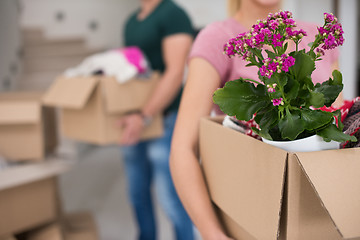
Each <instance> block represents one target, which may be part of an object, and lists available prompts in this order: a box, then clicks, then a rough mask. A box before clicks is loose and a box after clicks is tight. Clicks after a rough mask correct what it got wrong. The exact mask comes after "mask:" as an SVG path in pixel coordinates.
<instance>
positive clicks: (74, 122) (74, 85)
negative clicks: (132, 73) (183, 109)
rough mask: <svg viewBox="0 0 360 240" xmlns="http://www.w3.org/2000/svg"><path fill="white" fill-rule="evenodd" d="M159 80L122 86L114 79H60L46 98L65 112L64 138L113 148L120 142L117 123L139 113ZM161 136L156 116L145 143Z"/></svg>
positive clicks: (158, 120)
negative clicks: (125, 115) (129, 113)
mask: <svg viewBox="0 0 360 240" xmlns="http://www.w3.org/2000/svg"><path fill="white" fill-rule="evenodd" d="M158 80H159V74H157V73H155V74H153V75H152V76H151V78H150V79H147V80H143V79H132V80H130V81H128V82H126V83H124V84H119V83H117V82H116V80H115V79H114V78H113V77H104V76H93V77H78V78H66V77H59V78H58V79H57V80H56V81H55V83H54V84H53V85H52V86H51V87H50V89H49V90H48V91H47V93H46V94H45V96H44V98H43V102H44V104H45V105H48V106H55V107H59V108H61V109H62V114H61V115H62V116H61V129H62V133H63V135H64V136H66V137H68V138H71V139H75V140H79V141H85V142H90V143H96V144H110V143H117V142H118V141H119V139H120V135H121V129H120V127H119V126H118V125H117V121H118V119H119V118H120V117H121V116H122V115H124V114H126V113H128V112H131V111H136V110H140V109H141V107H142V106H143V105H144V104H145V103H146V101H147V99H148V97H149V96H150V94H151V92H152V90H153V89H154V87H155V86H156V84H157V82H158ZM161 135H162V118H161V116H160V115H158V116H156V117H155V118H154V119H153V121H152V123H151V124H150V125H149V126H148V127H147V128H146V129H145V130H144V133H143V135H142V139H149V138H154V137H159V136H161Z"/></svg>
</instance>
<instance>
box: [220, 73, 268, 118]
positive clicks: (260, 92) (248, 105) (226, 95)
mask: <svg viewBox="0 0 360 240" xmlns="http://www.w3.org/2000/svg"><path fill="white" fill-rule="evenodd" d="M213 101H214V103H215V104H217V105H219V107H220V109H221V111H223V112H224V113H225V114H227V115H229V116H236V118H238V119H240V120H245V121H248V120H250V119H251V118H252V117H253V115H254V114H255V113H256V112H257V111H259V110H260V109H262V108H264V107H266V106H267V105H268V103H269V102H270V99H269V97H268V96H267V94H266V87H265V86H264V85H260V84H258V85H257V86H256V87H255V85H254V84H253V83H250V82H246V81H244V80H243V79H238V80H234V81H230V82H227V83H226V84H225V86H224V87H223V88H221V89H218V90H216V91H215V93H214V95H213Z"/></svg>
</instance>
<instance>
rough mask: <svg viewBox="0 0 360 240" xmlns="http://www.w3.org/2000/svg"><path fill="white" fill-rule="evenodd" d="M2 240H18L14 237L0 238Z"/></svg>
mask: <svg viewBox="0 0 360 240" xmlns="http://www.w3.org/2000/svg"><path fill="white" fill-rule="evenodd" d="M0 240H16V238H15V237H13V236H7V237H3V238H1V237H0Z"/></svg>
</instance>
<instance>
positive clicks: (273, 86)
mask: <svg viewBox="0 0 360 240" xmlns="http://www.w3.org/2000/svg"><path fill="white" fill-rule="evenodd" d="M276 86H277V84H276V83H274V84H272V85H267V86H266V87H267V91H268V92H269V93H274V92H276V90H275V88H276Z"/></svg>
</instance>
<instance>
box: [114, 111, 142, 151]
mask: <svg viewBox="0 0 360 240" xmlns="http://www.w3.org/2000/svg"><path fill="white" fill-rule="evenodd" d="M118 123H119V126H120V128H121V129H122V135H121V138H120V144H121V145H134V144H137V143H138V142H139V140H140V137H141V134H142V131H143V129H144V127H145V124H144V119H143V117H142V115H141V114H140V113H132V114H129V115H126V116H123V117H122V118H120V119H119V122H118Z"/></svg>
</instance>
